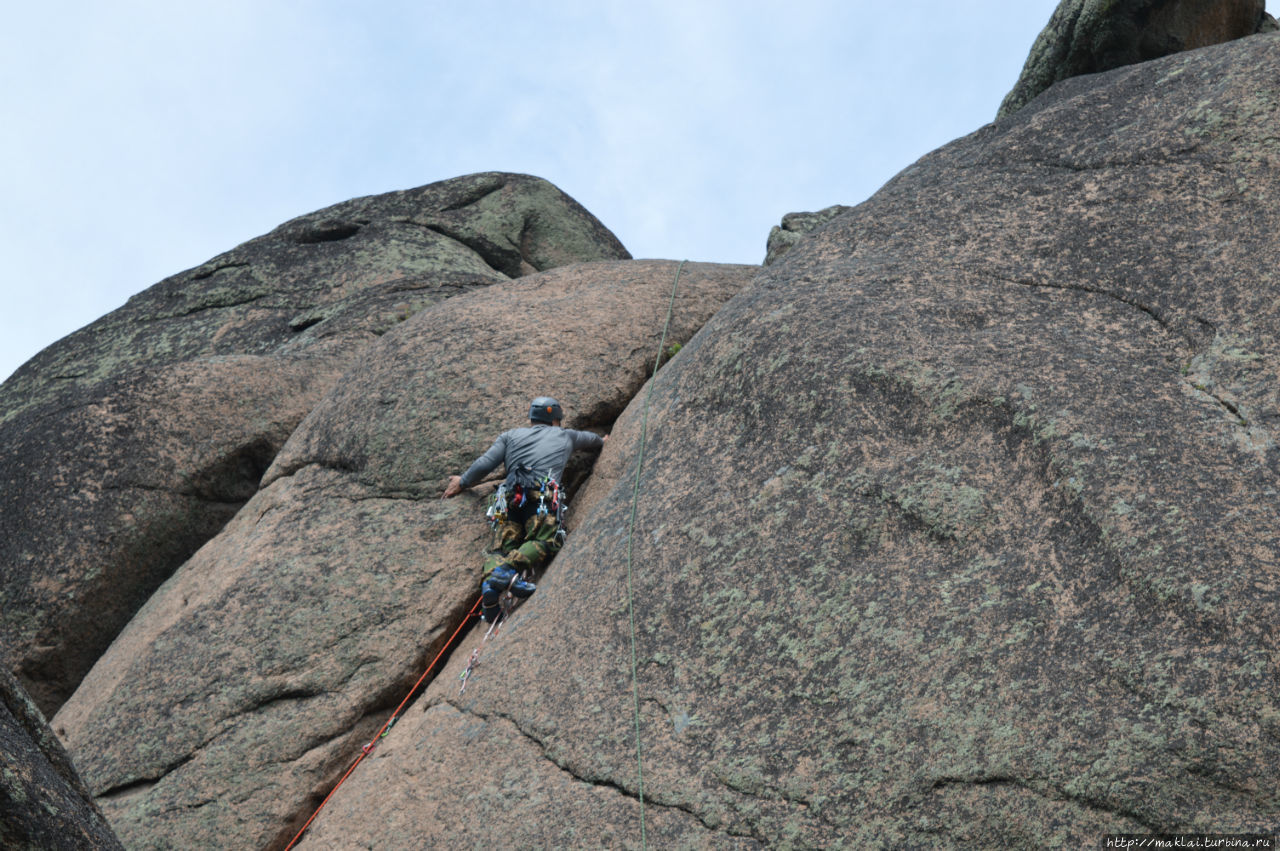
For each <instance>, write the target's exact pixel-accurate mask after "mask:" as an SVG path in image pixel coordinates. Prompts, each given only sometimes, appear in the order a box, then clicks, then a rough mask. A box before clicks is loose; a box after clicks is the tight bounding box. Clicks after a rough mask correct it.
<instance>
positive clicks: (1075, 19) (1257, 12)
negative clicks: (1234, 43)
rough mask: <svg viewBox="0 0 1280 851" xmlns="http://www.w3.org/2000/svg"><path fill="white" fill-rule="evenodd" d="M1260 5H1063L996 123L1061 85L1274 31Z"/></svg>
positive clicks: (1151, 0) (1218, 0)
mask: <svg viewBox="0 0 1280 851" xmlns="http://www.w3.org/2000/svg"><path fill="white" fill-rule="evenodd" d="M1265 5H1266V3H1265V0H1062V2H1061V3H1060V4H1058V8H1057V9H1056V10H1054V13H1053V17H1051V18H1050V19H1049V23H1048V25H1047V26H1046V27H1045V28H1044V31H1043V32H1041V33H1040V36H1039V37H1038V38H1037V39H1036V42H1035V45H1034V46H1033V47H1032V48H1031V55H1030V56H1028V57H1027V63H1026V65H1025V66H1024V67H1023V69H1022V75H1021V76H1020V77H1019V78H1018V82H1017V84H1015V85H1014V87H1013V91H1011V92H1009V94H1008V95H1006V96H1005V99H1004V102H1003V103H1002V104H1001V105H1000V111H999V117H1004V116H1006V115H1009V114H1010V113H1012V112H1015V111H1017V110H1019V109H1021V108H1022V107H1023V106H1024V105H1026V104H1027V103H1028V102H1029V101H1030V100H1031V99H1032V98H1034V97H1035V96H1036V95H1038V94H1040V93H1041V92H1043V91H1044V90H1045V89H1047V88H1049V87H1050V86H1051V85H1053V84H1054V83H1056V82H1058V81H1059V80H1065V79H1067V78H1069V77H1076V76H1079V75H1081V74H1095V73H1098V72H1100V71H1110V70H1112V69H1113V68H1120V67H1123V66H1125V65H1132V64H1134V63H1135V62H1143V61H1146V60H1149V59H1157V58H1159V57H1161V56H1168V55H1169V54H1171V53H1177V52H1179V51H1182V50H1191V49H1193V48H1197V47H1207V46H1209V45H1212V44H1221V43H1222V42H1225V41H1231V40H1233V39H1237V38H1243V37H1244V36H1247V35H1253V34H1255V33H1259V32H1269V31H1272V30H1274V29H1275V27H1276V22H1275V19H1274V18H1272V17H1271V16H1270V15H1268V14H1266V11H1265Z"/></svg>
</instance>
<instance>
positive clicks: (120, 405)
mask: <svg viewBox="0 0 1280 851" xmlns="http://www.w3.org/2000/svg"><path fill="white" fill-rule="evenodd" d="M627 257H629V255H628V254H627V252H626V250H625V249H624V248H623V247H622V245H621V244H620V243H619V242H618V240H617V239H616V238H615V237H614V236H613V235H612V234H611V233H609V232H608V231H607V230H606V229H605V228H604V227H603V226H602V225H601V224H600V223H599V222H598V221H597V220H596V219H595V218H594V217H593V216H591V215H590V214H589V213H588V212H587V211H586V210H584V209H583V208H582V207H581V206H580V205H579V204H577V203H576V202H575V201H573V199H571V198H569V197H568V196H567V195H565V194H564V193H562V192H561V191H560V190H558V189H556V188H555V187H554V186H552V185H551V184H549V183H547V182H546V181H544V180H540V179H537V178H532V177H526V176H523V175H511V174H499V173H487V174H479V175H471V176H468V177H461V178H456V179H453V180H448V181H443V182H441V183H437V184H432V185H430V186H425V187H422V188H419V189H414V190H409V191H404V192H394V193H390V194H387V195H380V196H372V197H368V198H357V199H354V200H352V201H347V202H345V203H342V204H338V205H336V206H334V207H330V208H328V209H325V210H321V211H318V212H316V213H312V214H310V215H307V216H303V217H301V218H298V219H295V220H293V221H291V222H288V223H286V224H284V225H281V226H280V227H279V228H277V229H276V230H274V231H272V232H271V233H269V234H267V235H265V236H263V237H260V238H258V239H254V240H252V241H250V242H247V243H245V244H244V245H242V246H240V247H238V248H236V249H234V250H232V251H230V252H228V253H226V254H223V255H220V256H219V257H216V258H214V259H213V260H211V261H209V262H208V263H206V264H204V265H202V266H199V267H197V268H195V269H192V270H189V271H187V272H184V273H182V274H179V275H175V276H174V277H172V278H169V279H167V280H165V281H162V282H160V283H159V284H156V285H155V286H153V287H151V288H150V289H147V290H145V291H144V292H142V293H140V294H139V295H137V296H135V297H134V298H132V299H130V300H129V302H128V303H127V304H126V305H125V306H123V307H122V308H120V309H119V310H117V311H115V312H113V313H111V314H109V315H107V316H105V317H103V318H102V319H100V320H98V321H97V322H95V323H93V324H91V325H89V326H87V327H86V328H84V329H82V330H80V331H78V332H76V333H75V334H72V335H71V336H69V337H67V338H66V339H64V340H62V341H60V342H59V343H57V344H55V345H54V346H51V347H50V348H49V349H46V350H45V351H44V352H41V353H40V354H39V355H37V356H36V357H35V358H34V359H32V360H31V361H30V362H29V363H27V364H26V365H24V366H23V367H22V368H21V369H19V370H18V372H16V373H15V374H14V375H13V376H12V377H11V378H10V379H9V380H8V381H6V382H5V384H4V385H3V387H0V501H2V502H0V577H2V581H0V607H3V609H4V611H5V612H6V617H5V618H4V621H3V623H4V629H3V635H0V638H3V640H4V641H5V642H6V643H7V644H8V645H9V648H10V651H11V655H10V656H9V657H8V658H7V659H6V662H7V663H8V667H10V668H11V669H13V670H15V671H16V672H17V675H18V677H19V679H20V680H21V681H22V682H23V684H24V685H25V686H26V688H27V690H28V691H30V693H31V694H32V696H33V697H34V698H35V699H36V702H37V704H38V705H39V706H40V707H41V708H42V710H43V711H44V712H45V713H46V714H49V715H52V714H53V712H54V711H55V710H56V709H57V707H58V706H60V705H61V703H62V701H63V700H65V698H66V697H67V695H69V694H70V693H71V691H72V690H74V688H75V686H76V684H77V683H79V681H80V678H81V677H83V676H84V673H85V672H86V671H87V670H88V669H89V667H90V666H91V665H92V664H93V662H94V660H95V659H96V658H97V657H98V655H99V654H100V653H102V651H104V650H105V649H106V647H107V645H108V644H109V643H110V642H111V640H112V639H113V638H114V637H115V635H116V634H117V633H118V632H119V631H120V630H121V629H122V628H123V627H124V625H125V624H126V623H127V622H128V620H129V618H130V617H131V616H132V615H133V613H134V612H135V611H137V609H138V608H139V607H140V606H141V605H142V604H143V603H144V602H145V601H146V599H147V598H148V596H149V595H150V594H151V593H152V592H153V591H154V590H155V589H156V588H157V587H158V586H159V585H160V583H161V582H163V581H164V579H165V578H166V577H167V576H169V574H171V573H172V572H173V570H174V569H175V568H176V567H177V566H178V565H180V564H182V562H183V561H185V560H186V559H187V558H188V557H190V556H191V554H192V553H194V552H195V551H196V550H197V549H198V548H199V546H200V545H201V544H203V543H204V542H205V541H206V540H208V539H209V538H211V537H212V536H213V535H214V534H216V533H217V531H218V530H219V529H220V528H222V526H223V525H224V524H225V523H226V522H227V521H228V520H230V519H231V517H232V516H234V515H235V513H236V512H237V511H238V510H239V509H240V507H241V506H243V505H244V503H245V501H246V500H248V499H249V498H250V497H251V496H252V495H253V494H254V492H255V491H256V489H257V486H258V482H259V479H260V478H261V476H262V473H263V472H264V471H265V470H266V469H267V467H268V466H269V465H270V464H271V461H272V459H273V458H274V456H275V453H276V451H277V450H278V449H279V448H280V446H281V445H283V443H284V441H285V440H286V439H287V438H288V437H289V435H290V434H291V433H292V431H293V428H294V427H295V426H296V425H297V424H298V422H299V421H300V420H301V419H302V417H303V416H304V415H305V414H306V413H307V411H309V410H310V408H311V406H312V405H314V404H315V403H316V402H317V401H318V400H319V399H320V398H321V397H322V396H323V395H324V393H325V392H326V391H327V390H328V389H329V388H331V387H332V386H333V385H334V383H335V382H336V381H337V379H338V376H340V375H341V374H342V373H343V371H345V369H346V368H347V367H348V366H349V365H350V364H351V363H352V362H353V360H354V358H355V357H356V356H357V355H358V354H359V352H360V351H361V350H362V349H364V348H365V347H366V346H368V345H369V344H370V343H371V342H373V341H375V340H377V339H378V338H379V336H381V335H382V334H383V333H385V332H386V331H387V330H388V329H391V328H394V327H395V326H396V325H398V324H399V323H401V322H403V321H404V320H405V319H407V318H408V317H409V316H411V315H412V314H413V313H415V312H416V311H418V310H420V309H422V308H423V307H425V306H427V305H430V304H433V303H436V302H438V301H440V300H442V299H445V298H448V297H450V296H453V295H456V294H458V293H463V292H467V291H469V290H472V289H476V288H480V287H485V286H489V285H491V284H493V283H496V282H501V281H506V280H509V279H510V278H512V277H516V276H519V275H523V274H526V273H528V272H532V271H537V270H541V269H548V268H552V267H555V266H560V265H564V264H566V263H572V262H583V261H590V260H602V259H623V258H627ZM51 436H52V437H51Z"/></svg>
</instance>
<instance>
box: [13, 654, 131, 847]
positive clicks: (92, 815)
mask: <svg viewBox="0 0 1280 851" xmlns="http://www.w3.org/2000/svg"><path fill="white" fill-rule="evenodd" d="M121 847H122V846H121V845H120V841H119V840H118V839H116V837H115V834H114V833H112V832H111V828H110V827H108V826H107V822H106V819H104V818H103V817H102V813H101V812H100V811H99V810H98V807H97V805H96V804H95V803H94V801H93V796H92V795H91V794H90V793H89V790H88V789H87V788H86V787H85V785H84V783H83V781H82V780H81V779H80V775H79V774H77V773H76V770H75V768H74V766H72V764H71V760H70V759H68V758H67V754H66V751H65V750H63V748H62V744H61V743H60V742H59V741H58V740H57V739H56V738H55V737H54V735H53V731H51V730H50V729H49V725H48V724H46V723H45V720H44V716H42V715H41V714H40V710H39V709H37V708H36V705H35V704H34V703H32V702H31V698H30V697H29V696H28V695H27V693H26V692H25V691H23V689H22V686H20V685H19V684H18V681H17V680H16V679H14V677H13V675H12V674H10V673H9V671H8V670H7V669H4V668H0V848H5V849H7V851H63V849H65V851H87V849H93V851H98V849H107V850H108V851H109V850H110V849H119V848H121Z"/></svg>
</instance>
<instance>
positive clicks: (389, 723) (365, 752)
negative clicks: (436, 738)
mask: <svg viewBox="0 0 1280 851" xmlns="http://www.w3.org/2000/svg"><path fill="white" fill-rule="evenodd" d="M479 609H480V600H479V598H477V599H476V601H475V603H474V604H473V605H472V606H471V610H470V611H469V612H467V614H466V615H465V616H464V617H463V618H462V623H460V624H458V628H457V629H455V630H454V631H453V635H451V636H449V640H448V641H446V642H445V643H444V646H443V647H441V648H440V652H439V653H437V654H436V657H435V658H434V659H432V660H431V664H429V665H427V668H426V670H425V671H423V672H422V676H420V677H418V681H417V682H416V683H414V684H413V688H411V689H409V693H408V694H406V695H405V696H404V700H402V701H400V705H399V706H397V707H396V711H395V712H392V713H391V717H390V718H388V719H387V720H386V722H385V723H384V724H383V725H382V729H380V730H379V731H378V734H377V735H376V736H374V737H373V738H372V739H370V740H369V742H368V743H367V744H366V745H365V746H364V747H362V748H361V749H360V755H359V756H357V757H356V761H355V762H353V763H351V767H350V768H348V769H347V771H346V773H345V774H343V775H342V777H341V778H340V779H339V780H338V782H337V783H335V784H334V787H333V788H332V789H331V790H329V794H328V795H326V796H325V799H324V800H323V801H321V802H320V806H318V807H316V811H315V812H313V813H312V814H311V818H309V819H307V823H306V824H304V825H303V826H302V829H301V830H299V831H298V833H297V835H296V836H294V837H293V839H292V840H290V842H289V844H288V845H286V846H285V849H284V851H289V849H291V848H293V846H295V845H297V844H298V840H299V839H301V838H302V834H304V833H306V832H307V828H309V827H311V823H312V822H313V821H315V820H316V816H318V815H320V811H321V810H323V809H324V808H325V805H326V804H328V803H329V801H330V799H332V798H333V796H334V795H335V794H336V793H337V791H338V789H340V788H341V787H342V784H343V783H346V782H347V778H348V777H350V776H351V773H352V772H353V771H355V770H356V766H358V765H359V764H360V763H362V762H364V759H365V757H367V756H369V754H371V753H373V750H374V748H376V747H377V746H378V743H379V742H381V741H382V740H383V739H384V738H386V736H387V733H388V732H389V731H390V730H391V728H392V727H394V726H395V723H396V721H398V720H399V718H400V713H401V712H402V711H403V710H404V708H405V706H406V705H407V704H408V703H409V700H410V699H411V698H412V697H413V696H414V695H415V694H417V693H418V689H419V688H421V686H422V683H423V682H424V681H425V680H426V679H427V675H428V674H430V673H431V672H432V670H434V669H435V667H436V663H437V662H439V661H440V659H441V657H443V656H444V654H445V653H446V652H447V651H448V650H449V648H450V647H452V646H453V643H454V641H456V640H457V638H458V636H459V635H461V634H462V630H463V628H464V627H465V626H466V625H467V624H468V623H470V622H471V619H472V618H473V617H475V616H476V612H477V611H479ZM473 661H474V660H473Z"/></svg>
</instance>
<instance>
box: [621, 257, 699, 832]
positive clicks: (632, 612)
mask: <svg viewBox="0 0 1280 851" xmlns="http://www.w3.org/2000/svg"><path fill="white" fill-rule="evenodd" d="M686 262H687V261H685V260H681V261H680V265H679V266H677V267H676V279H675V280H674V281H673V282H672V283H671V300H670V301H669V302H668V303H667V321H666V323H665V324H664V325H663V326H662V338H661V339H660V340H659V341H658V357H657V359H655V360H654V362H653V374H652V375H650V376H649V389H648V391H647V392H646V393H645V396H644V408H643V409H642V411H641V414H640V449H639V451H638V452H637V456H638V457H637V458H636V481H635V485H634V487H633V488H632V490H631V521H630V523H629V524H628V525H627V614H628V616H629V618H630V621H631V697H632V702H633V703H634V715H635V727H636V781H637V785H638V791H639V794H638V796H637V799H638V800H639V802H640V847H641V848H648V847H649V843H648V842H647V841H646V839H645V830H644V759H643V757H642V752H641V750H640V679H639V676H638V674H637V666H636V608H635V604H634V602H633V600H634V593H633V588H632V582H631V574H632V559H631V552H632V550H631V543H632V541H633V540H634V538H635V531H636V509H637V508H638V507H639V505H640V470H641V468H643V467H644V449H645V443H646V441H647V440H648V435H649V401H650V400H651V399H652V398H653V383H654V382H653V379H654V377H656V376H657V374H658V367H659V366H661V365H662V354H663V352H664V351H665V350H666V345H667V331H668V330H669V329H670V328H671V315H672V313H674V312H675V306H676V288H677V287H679V286H680V272H681V271H683V270H684V264H685V263H686Z"/></svg>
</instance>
